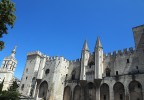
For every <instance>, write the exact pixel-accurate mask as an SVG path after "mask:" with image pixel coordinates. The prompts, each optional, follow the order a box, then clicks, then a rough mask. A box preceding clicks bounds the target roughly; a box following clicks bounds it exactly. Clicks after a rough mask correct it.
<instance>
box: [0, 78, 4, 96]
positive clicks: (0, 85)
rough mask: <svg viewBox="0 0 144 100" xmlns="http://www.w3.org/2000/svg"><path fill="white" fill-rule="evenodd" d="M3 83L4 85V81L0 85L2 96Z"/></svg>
mask: <svg viewBox="0 0 144 100" xmlns="http://www.w3.org/2000/svg"><path fill="white" fill-rule="evenodd" d="M3 83H4V80H3V81H2V83H1V84H0V94H1V93H2V88H3Z"/></svg>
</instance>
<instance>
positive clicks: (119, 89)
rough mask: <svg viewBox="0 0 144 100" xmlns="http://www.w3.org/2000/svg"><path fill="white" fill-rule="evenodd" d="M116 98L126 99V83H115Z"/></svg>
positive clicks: (115, 99)
mask: <svg viewBox="0 0 144 100" xmlns="http://www.w3.org/2000/svg"><path fill="white" fill-rule="evenodd" d="M113 89H114V100H125V89H124V85H123V84H122V83H120V82H117V83H115V85H114V88H113Z"/></svg>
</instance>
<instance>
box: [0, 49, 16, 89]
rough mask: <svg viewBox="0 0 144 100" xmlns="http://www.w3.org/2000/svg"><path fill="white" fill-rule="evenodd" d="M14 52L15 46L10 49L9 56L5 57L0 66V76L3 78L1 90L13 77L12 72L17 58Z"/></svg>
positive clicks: (6, 86)
mask: <svg viewBox="0 0 144 100" xmlns="http://www.w3.org/2000/svg"><path fill="white" fill-rule="evenodd" d="M15 54H16V46H15V47H14V49H13V50H12V52H11V54H10V56H8V57H5V58H4V60H3V62H2V66H1V68H0V78H1V80H3V79H4V86H3V89H2V90H7V89H8V88H9V86H10V84H11V83H12V79H13V77H14V72H15V69H16V65H17V60H16V59H15Z"/></svg>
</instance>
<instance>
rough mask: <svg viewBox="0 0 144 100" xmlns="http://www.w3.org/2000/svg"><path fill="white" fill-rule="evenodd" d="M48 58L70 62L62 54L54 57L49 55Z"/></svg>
mask: <svg viewBox="0 0 144 100" xmlns="http://www.w3.org/2000/svg"><path fill="white" fill-rule="evenodd" d="M47 60H49V61H54V60H58V61H65V62H68V60H67V59H66V58H64V57H62V56H52V57H49V56H47Z"/></svg>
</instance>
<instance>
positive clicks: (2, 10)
mask: <svg viewBox="0 0 144 100" xmlns="http://www.w3.org/2000/svg"><path fill="white" fill-rule="evenodd" d="M15 11H16V9H15V4H14V3H13V2H12V1H11V0H0V38H2V37H3V34H8V27H11V28H13V26H14V22H15V20H16V16H15V14H14V13H15ZM3 48H4V42H3V41H0V50H2V49H3Z"/></svg>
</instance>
